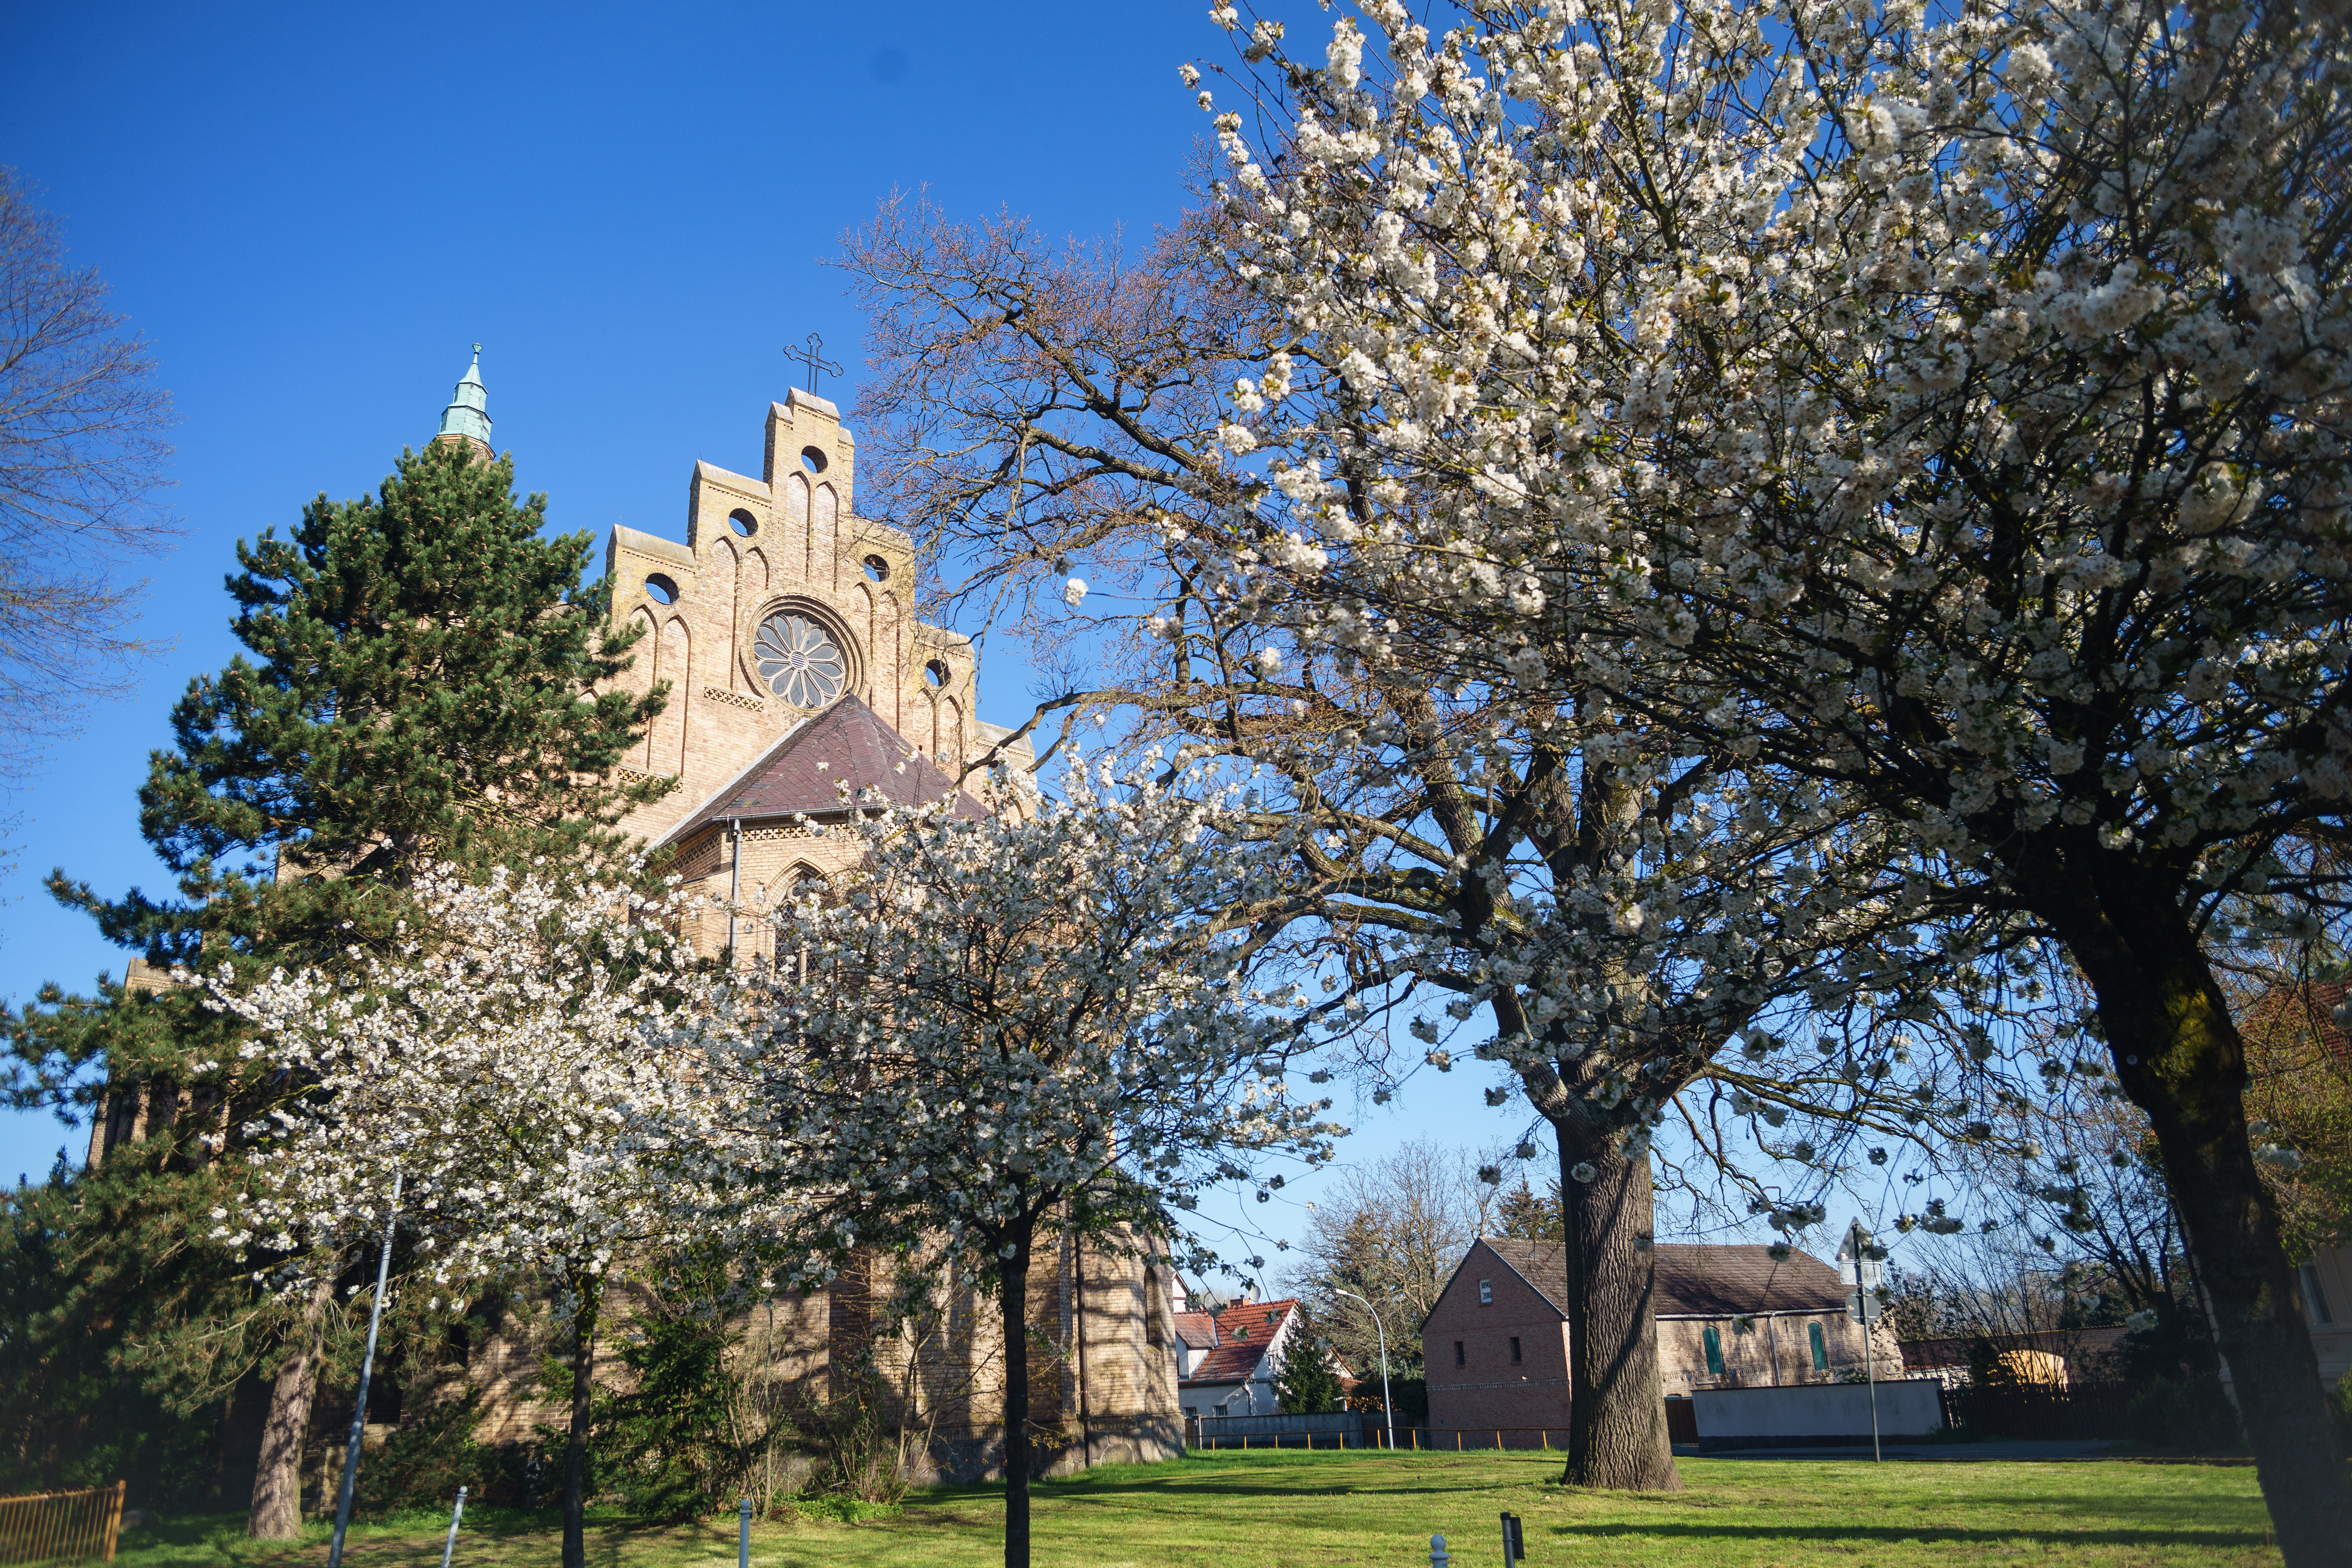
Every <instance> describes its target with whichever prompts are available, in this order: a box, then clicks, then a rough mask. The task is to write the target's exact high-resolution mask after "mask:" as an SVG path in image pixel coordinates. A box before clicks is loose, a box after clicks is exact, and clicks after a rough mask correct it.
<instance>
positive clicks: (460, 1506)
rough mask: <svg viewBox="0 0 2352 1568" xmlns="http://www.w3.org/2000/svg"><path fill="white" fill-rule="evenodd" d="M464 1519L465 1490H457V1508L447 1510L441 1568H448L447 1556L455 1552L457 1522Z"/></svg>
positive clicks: (461, 1488) (460, 1488)
mask: <svg viewBox="0 0 2352 1568" xmlns="http://www.w3.org/2000/svg"><path fill="white" fill-rule="evenodd" d="M465 1517H466V1489H465V1488H463V1487H459V1488H458V1489H457V1507H456V1508H453V1509H451V1510H449V1539H448V1540H446V1541H445V1542H442V1543H441V1568H449V1554H450V1553H451V1552H455V1551H457V1521H459V1520H461V1519H463V1518H465Z"/></svg>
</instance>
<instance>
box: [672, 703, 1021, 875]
mask: <svg viewBox="0 0 2352 1568" xmlns="http://www.w3.org/2000/svg"><path fill="white" fill-rule="evenodd" d="M841 784H848V785H849V793H850V795H851V798H853V799H855V798H856V797H857V796H858V795H863V794H864V793H865V792H866V790H867V789H868V788H873V789H877V790H879V791H880V792H881V794H882V796H883V798H884V799H886V800H888V801H890V802H892V803H893V804H895V805H921V804H923V803H925V802H927V801H934V800H938V799H940V797H941V796H943V795H946V794H948V792H949V791H950V790H956V784H955V781H954V780H953V779H951V778H950V777H949V776H948V775H947V773H945V771H943V770H942V769H941V768H940V766H939V764H938V763H934V762H932V761H931V760H930V759H929V757H927V756H925V755H923V754H922V752H919V751H917V750H916V749H915V748H914V746H913V745H912V744H910V743H909V742H908V741H907V739H906V737H904V736H902V735H900V734H899V733H898V731H896V730H893V729H892V728H890V726H889V725H887V724H886V723H884V722H883V721H882V718H881V715H879V714H877V713H876V712H875V711H874V710H873V709H871V708H868V707H867V706H866V704H865V703H863V702H861V701H859V700H857V699H856V698H855V697H844V698H843V699H842V700H840V701H838V702H835V704H834V705H833V706H832V707H830V708H827V709H826V710H824V711H823V712H821V713H815V714H812V715H811V716H810V717H808V718H806V719H803V720H802V721H800V722H799V723H797V724H795V725H793V727H792V728H791V729H789V730H787V731H784V732H783V734H782V735H781V736H779V737H778V738H777V740H776V743H775V744H774V745H772V746H770V747H769V748H768V749H767V750H766V751H764V752H761V753H760V754H759V756H758V757H757V758H755V759H753V761H752V763H751V766H750V767H748V768H745V769H744V770H743V771H742V772H741V773H738V774H736V775H735V776H734V777H733V778H732V779H730V780H729V781H728V782H727V783H726V784H724V785H722V786H721V787H720V788H719V792H718V793H717V794H716V795H712V796H711V797H710V798H709V800H707V801H705V802H703V804H702V805H699V806H698V807H696V808H695V810H694V811H693V812H692V813H691V814H690V815H688V817H687V818H686V820H685V821H683V822H681V823H679V824H678V825H677V826H676V827H674V828H672V829H670V831H669V832H668V833H667V835H665V836H664V837H663V842H664V843H680V842H683V841H684V840H685V839H686V838H687V837H689V836H691V835H692V834H693V833H694V832H696V831H697V830H698V829H699V828H701V827H703V826H706V825H708V824H709V823H712V822H724V821H726V820H727V819H729V818H730V817H739V816H740V817H741V818H743V819H744V820H746V821H756V820H758V819H760V818H762V817H778V816H794V815H797V814H801V813H805V814H807V815H808V816H827V815H834V814H838V813H839V812H840V811H841V810H842V804H841V792H840V789H839V787H838V786H839V785H841ZM955 812H956V815H957V816H966V817H971V818H973V819H974V820H977V819H979V818H980V817H982V816H986V815H987V814H986V813H985V812H984V811H982V808H981V805H980V803H979V802H977V801H975V800H973V799H972V798H971V795H968V794H965V793H964V792H962V791H961V790H956V803H955Z"/></svg>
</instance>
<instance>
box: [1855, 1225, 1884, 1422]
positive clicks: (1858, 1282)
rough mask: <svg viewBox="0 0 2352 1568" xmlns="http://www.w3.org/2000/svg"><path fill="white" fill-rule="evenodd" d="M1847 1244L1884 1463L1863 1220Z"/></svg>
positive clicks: (1872, 1413)
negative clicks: (1864, 1266) (1864, 1271)
mask: <svg viewBox="0 0 2352 1568" xmlns="http://www.w3.org/2000/svg"><path fill="white" fill-rule="evenodd" d="M1847 1245H1849V1246H1851V1247H1853V1294H1854V1300H1857V1301H1859V1302H1861V1303H1862V1380H1863V1381H1864V1383H1866V1384H1870V1458H1871V1459H1872V1461H1873V1462H1874V1463H1876V1464H1881V1465H1883V1464H1885V1462H1886V1456H1885V1454H1884V1453H1883V1452H1881V1451H1880V1449H1879V1446H1878V1364H1877V1350H1878V1347H1877V1346H1875V1345H1874V1344H1872V1343H1871V1342H1870V1331H1871V1329H1872V1328H1873V1327H1874V1324H1873V1323H1872V1321H1871V1315H1870V1306H1871V1300H1870V1287H1868V1286H1867V1285H1864V1283H1863V1282H1862V1263H1863V1258H1862V1221H1860V1220H1856V1221H1854V1222H1853V1233H1852V1235H1851V1237H1849V1240H1848V1243H1847Z"/></svg>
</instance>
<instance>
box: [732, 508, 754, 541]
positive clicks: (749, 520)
mask: <svg viewBox="0 0 2352 1568" xmlns="http://www.w3.org/2000/svg"><path fill="white" fill-rule="evenodd" d="M727 523H728V526H729V527H730V528H732V529H733V530H734V531H736V532H738V533H740V534H741V535H742V536H743V537H744V538H746V539H749V538H751V536H752V535H753V534H755V533H757V532H759V531H760V520H759V519H758V518H756V517H753V516H752V515H751V513H750V512H748V511H730V512H729V513H728V514H727Z"/></svg>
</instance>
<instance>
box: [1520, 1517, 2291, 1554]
mask: <svg viewBox="0 0 2352 1568" xmlns="http://www.w3.org/2000/svg"><path fill="white" fill-rule="evenodd" d="M1546 1528H1547V1530H1548V1532H1549V1534H1551V1535H1553V1536H1559V1537H1572V1538H1576V1539H1580V1540H1591V1539H1595V1538H1603V1539H1611V1540H1614V1539H1618V1538H1625V1539H1634V1538H1639V1537H1660V1536H1664V1537H1669V1538H1672V1539H1675V1540H1678V1541H1709V1540H1717V1541H1787V1542H1822V1543H1824V1544H1835V1543H1839V1542H1871V1543H1873V1544H1875V1545H1880V1546H1892V1545H1895V1544H1897V1543H1899V1542H1919V1543H1921V1544H1923V1545H1949V1544H1952V1543H1955V1542H1976V1543H1978V1544H1979V1545H1982V1544H1985V1543H1988V1542H1997V1541H1999V1542H2034V1543H2037V1544H2040V1545H2043V1546H2206V1547H2216V1548H2219V1547H2225V1546H2237V1547H2244V1546H2263V1545H2266V1544H2268V1542H2267V1538H2266V1537H2265V1536H2264V1534H2263V1531H2259V1530H2193V1529H2189V1528H2185V1527H2181V1528H2167V1529H2160V1530H2159V1529H2147V1530H2132V1529H2124V1530H2032V1529H2017V1528H2013V1527H2011V1528H1995V1529H1990V1530H1966V1529H1961V1528H1958V1527H1956V1526H1951V1525H1902V1524H1829V1523H1823V1524H1677V1523H1675V1522H1672V1521H1659V1522H1657V1523H1651V1522H1648V1521H1643V1522H1642V1523H1639V1524H1559V1525H1550V1526H1547V1527H1546Z"/></svg>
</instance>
